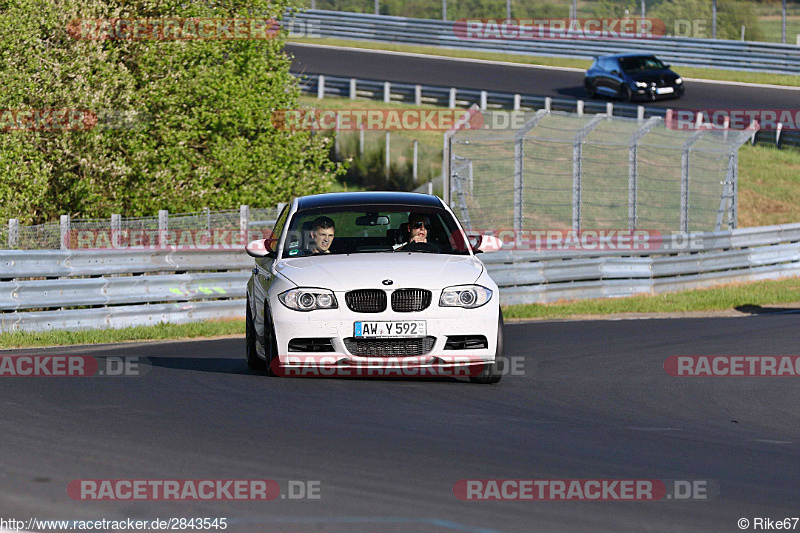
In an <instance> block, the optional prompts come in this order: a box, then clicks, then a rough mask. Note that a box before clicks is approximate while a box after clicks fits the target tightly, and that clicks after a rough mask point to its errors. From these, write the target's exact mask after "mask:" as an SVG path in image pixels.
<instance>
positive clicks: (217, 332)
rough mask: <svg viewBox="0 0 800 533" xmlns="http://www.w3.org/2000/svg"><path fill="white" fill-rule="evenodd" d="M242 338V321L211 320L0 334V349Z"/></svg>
mask: <svg viewBox="0 0 800 533" xmlns="http://www.w3.org/2000/svg"><path fill="white" fill-rule="evenodd" d="M221 335H244V320H213V321H207V322H192V323H190V324H165V323H161V324H156V325H154V326H139V327H134V328H122V329H92V330H88V329H87V330H80V331H42V332H28V331H14V332H9V333H0V348H4V349H9V348H27V347H37V346H66V345H71V344H115V343H120V342H129V341H152V340H168V339H169V340H173V339H193V338H202V337H218V336H221Z"/></svg>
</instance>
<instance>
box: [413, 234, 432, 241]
mask: <svg viewBox="0 0 800 533" xmlns="http://www.w3.org/2000/svg"><path fill="white" fill-rule="evenodd" d="M409 242H428V239H427V238H425V237H423V236H422V235H414V236H413V237H412V238H411V241H409Z"/></svg>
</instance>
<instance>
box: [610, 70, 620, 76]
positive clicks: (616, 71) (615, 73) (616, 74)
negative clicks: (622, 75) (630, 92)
mask: <svg viewBox="0 0 800 533" xmlns="http://www.w3.org/2000/svg"><path fill="white" fill-rule="evenodd" d="M611 74H613V75H614V76H619V71H618V70H616V69H614V70H612V71H611Z"/></svg>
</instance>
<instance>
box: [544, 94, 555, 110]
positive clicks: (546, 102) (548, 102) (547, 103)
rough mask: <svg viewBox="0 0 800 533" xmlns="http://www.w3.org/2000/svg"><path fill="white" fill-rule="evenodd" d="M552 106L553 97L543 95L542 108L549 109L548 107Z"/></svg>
mask: <svg viewBox="0 0 800 533" xmlns="http://www.w3.org/2000/svg"><path fill="white" fill-rule="evenodd" d="M551 107H553V99H552V98H550V97H549V96H545V97H544V109H545V111H550V108H551Z"/></svg>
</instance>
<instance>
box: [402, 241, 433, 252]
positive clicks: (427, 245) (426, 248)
mask: <svg viewBox="0 0 800 533" xmlns="http://www.w3.org/2000/svg"><path fill="white" fill-rule="evenodd" d="M397 251H398V252H428V253H434V254H438V253H439V252H440V251H441V250H440V248H439V246H437V245H436V244H434V243H432V242H413V241H412V242H409V243H407V244H406V245H404V246H403V247H402V248H399V249H398V250H397Z"/></svg>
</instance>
